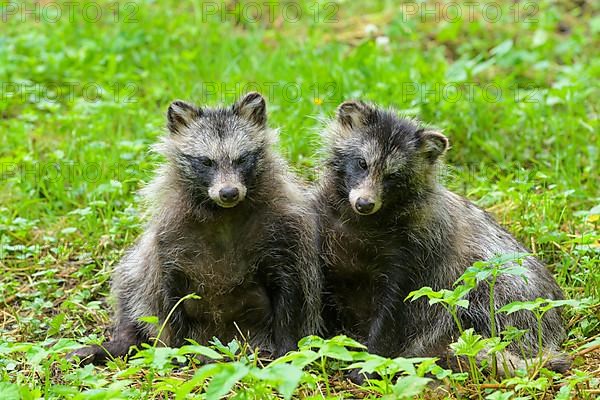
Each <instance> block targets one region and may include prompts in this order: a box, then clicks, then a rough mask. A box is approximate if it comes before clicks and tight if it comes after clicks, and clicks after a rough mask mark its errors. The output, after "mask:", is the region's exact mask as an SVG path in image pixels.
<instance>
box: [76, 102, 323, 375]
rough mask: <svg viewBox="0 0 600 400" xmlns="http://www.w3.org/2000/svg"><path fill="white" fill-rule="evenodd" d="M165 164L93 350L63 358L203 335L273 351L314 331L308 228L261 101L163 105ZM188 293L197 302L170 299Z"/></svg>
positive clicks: (302, 201)
mask: <svg viewBox="0 0 600 400" xmlns="http://www.w3.org/2000/svg"><path fill="white" fill-rule="evenodd" d="M167 119H168V131H169V132H168V134H167V135H166V136H165V137H163V138H162V141H161V142H160V143H159V144H158V145H156V150H158V151H159V152H160V153H162V154H163V155H164V156H165V157H166V159H167V162H166V163H165V164H164V165H162V166H161V167H160V169H159V171H158V174H157V176H156V178H155V179H154V180H153V182H151V183H150V184H149V186H148V187H146V188H145V193H146V195H147V197H148V198H149V203H150V205H151V207H150V219H149V223H148V224H147V226H146V227H145V230H144V232H143V234H142V235H141V237H140V238H139V240H138V241H137V243H136V244H135V245H134V246H133V247H132V248H131V249H130V250H129V251H128V252H127V253H126V255H125V256H124V257H123V259H122V260H121V262H120V263H119V264H118V265H117V266H116V269H115V271H114V274H113V282H112V291H113V295H114V297H115V298H116V301H117V304H116V316H115V319H116V324H115V329H114V332H113V335H112V339H111V340H110V341H108V342H107V343H104V344H103V346H102V347H99V346H89V347H85V348H82V349H79V350H77V351H75V352H74V353H73V354H72V356H73V355H75V356H78V357H79V358H80V359H81V360H82V362H85V363H90V362H94V363H99V362H103V361H105V360H106V358H107V357H109V356H111V357H118V356H123V355H125V354H127V352H128V351H129V349H130V346H132V345H139V344H141V343H145V342H150V341H153V340H155V338H157V335H158V327H157V326H156V325H153V324H149V323H145V322H142V321H141V320H140V318H141V317H144V316H157V317H158V320H159V324H161V325H162V324H163V323H164V322H165V320H166V319H167V316H168V314H169V313H170V312H171V310H173V313H172V315H171V316H170V318H169V319H168V321H167V323H166V326H165V329H164V331H163V332H162V334H161V336H160V338H158V340H159V343H163V344H165V345H167V346H172V347H176V346H181V345H183V344H185V343H186V339H193V340H196V341H198V342H200V343H203V344H207V342H208V341H210V340H211V339H212V338H213V337H217V338H219V339H220V340H221V341H224V342H228V341H230V340H232V339H234V338H238V339H240V338H243V339H246V340H248V342H249V344H250V346H251V347H252V348H254V347H258V348H260V350H261V351H262V352H266V353H267V354H270V355H272V356H279V355H282V354H284V353H286V352H287V351H290V350H293V349H294V348H295V347H296V345H297V341H298V340H299V339H300V338H302V337H304V336H306V335H309V334H317V333H319V329H320V325H321V322H320V311H321V306H320V293H321V286H320V285H321V278H320V270H319V265H318V255H317V253H316V246H315V241H316V235H317V226H316V218H315V216H314V213H313V212H312V210H311V209H310V202H309V193H307V190H306V188H304V187H303V186H302V185H301V184H300V183H299V181H298V180H297V179H296V178H295V177H294V176H293V174H291V172H290V170H289V168H288V166H287V165H286V163H285V162H284V161H283V160H282V158H280V157H279V156H278V155H277V154H275V152H274V151H273V149H272V147H273V143H274V140H275V133H276V132H274V131H273V130H271V129H269V128H268V127H267V115H266V104H265V100H264V98H263V97H262V96H261V95H260V94H258V93H249V94H247V95H245V96H244V97H243V98H241V99H240V100H238V101H237V102H236V103H235V104H234V105H233V106H230V107H227V108H198V107H196V106H194V105H191V104H188V103H185V102H183V101H174V102H173V103H172V104H171V105H170V107H169V110H168V114H167ZM190 293H195V294H197V295H198V296H200V297H201V299H186V300H184V301H183V302H182V303H181V304H180V305H179V306H178V307H176V308H174V307H175V305H176V303H177V302H178V301H180V299H182V297H184V296H186V295H188V294H190Z"/></svg>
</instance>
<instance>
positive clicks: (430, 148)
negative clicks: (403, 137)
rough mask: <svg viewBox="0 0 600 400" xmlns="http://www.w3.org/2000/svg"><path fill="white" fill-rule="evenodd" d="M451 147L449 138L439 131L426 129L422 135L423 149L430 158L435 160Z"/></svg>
mask: <svg viewBox="0 0 600 400" xmlns="http://www.w3.org/2000/svg"><path fill="white" fill-rule="evenodd" d="M448 147H450V142H449V141H448V138H447V137H446V136H444V135H442V134H441V133H440V132H437V131H424V132H423V133H422V136H421V150H422V151H423V154H424V155H425V156H426V157H427V158H428V159H429V160H430V161H432V162H433V161H435V160H437V159H438V158H439V157H440V156H441V155H443V154H444V153H445V152H446V150H448Z"/></svg>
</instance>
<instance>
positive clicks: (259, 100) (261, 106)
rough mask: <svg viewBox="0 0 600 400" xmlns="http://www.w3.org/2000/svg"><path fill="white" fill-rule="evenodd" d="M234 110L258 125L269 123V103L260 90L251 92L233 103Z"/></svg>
mask: <svg viewBox="0 0 600 400" xmlns="http://www.w3.org/2000/svg"><path fill="white" fill-rule="evenodd" d="M233 112H235V113H236V114H237V115H239V116H240V117H243V118H245V119H247V120H248V121H250V122H252V123H254V124H255V125H257V126H261V127H262V126H265V125H266V124H267V104H266V102H265V99H264V97H263V96H262V95H261V94H260V93H258V92H250V93H248V94H246V95H245V96H244V97H242V98H241V99H239V100H238V101H237V102H236V103H235V104H234V105H233Z"/></svg>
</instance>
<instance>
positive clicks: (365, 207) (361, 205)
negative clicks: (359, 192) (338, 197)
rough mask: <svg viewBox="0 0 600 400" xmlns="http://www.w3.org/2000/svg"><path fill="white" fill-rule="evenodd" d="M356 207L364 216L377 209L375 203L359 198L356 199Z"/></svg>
mask: <svg viewBox="0 0 600 400" xmlns="http://www.w3.org/2000/svg"><path fill="white" fill-rule="evenodd" d="M355 205H356V209H357V210H358V211H359V212H361V213H363V214H368V213H370V212H371V211H373V207H375V203H373V202H372V201H371V200H367V199H365V198H363V197H359V198H358V199H356V204H355Z"/></svg>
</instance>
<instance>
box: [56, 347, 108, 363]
mask: <svg viewBox="0 0 600 400" xmlns="http://www.w3.org/2000/svg"><path fill="white" fill-rule="evenodd" d="M104 353H105V352H104V350H103V349H102V348H101V347H100V346H97V345H93V346H85V347H81V348H79V349H76V350H73V351H71V352H69V353H67V356H66V358H67V360H69V361H72V362H75V363H77V364H79V365H88V364H96V363H100V362H101V361H103V360H105V359H106V357H105V355H104Z"/></svg>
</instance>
